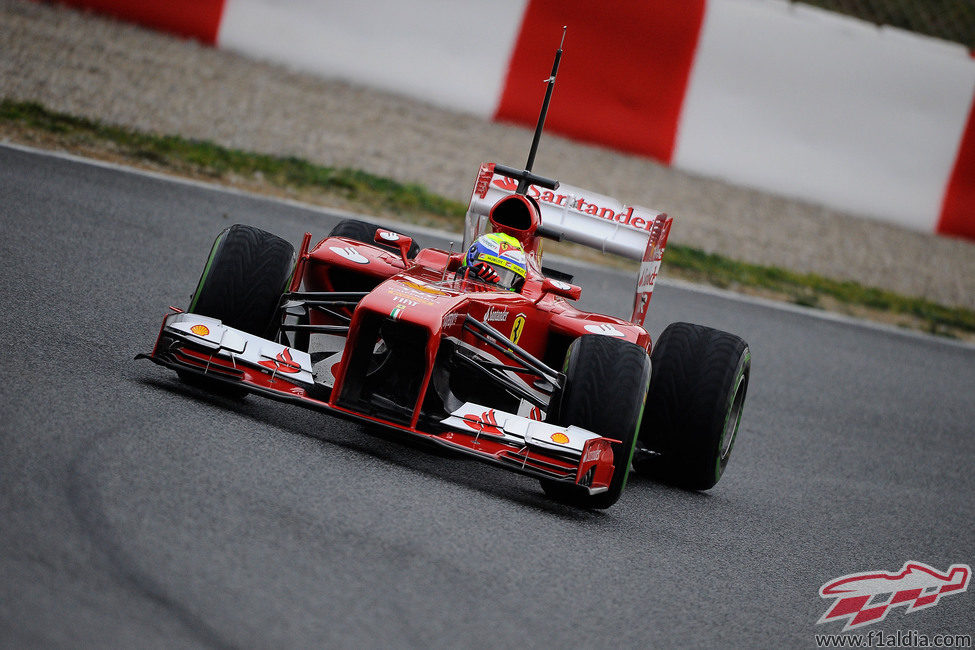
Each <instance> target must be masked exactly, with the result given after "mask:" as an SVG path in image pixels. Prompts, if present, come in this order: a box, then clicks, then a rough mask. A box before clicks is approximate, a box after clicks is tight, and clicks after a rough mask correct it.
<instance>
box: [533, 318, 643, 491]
mask: <svg viewBox="0 0 975 650" xmlns="http://www.w3.org/2000/svg"><path fill="white" fill-rule="evenodd" d="M564 372H565V375H566V383H565V387H564V389H563V391H562V395H561V399H560V400H559V404H558V406H557V408H556V409H554V411H553V413H552V415H551V416H550V418H549V421H550V422H553V423H554V424H558V425H560V426H569V425H573V424H574V425H575V426H578V427H582V428H583V429H588V430H589V431H592V432H593V433H597V434H599V435H602V436H606V437H607V438H614V439H616V440H620V441H621V442H620V443H613V459H614V465H615V470H614V472H613V478H612V481H611V482H610V487H609V490H608V491H606V492H603V493H601V494H594V495H590V494H588V493H587V492H586V491H585V490H584V489H581V488H578V487H577V486H573V485H568V484H566V483H562V482H558V481H551V480H542V482H541V483H542V489H543V490H544V491H545V493H546V494H547V495H548V496H550V497H552V498H554V499H556V500H558V501H562V502H564V503H570V504H571V505H574V506H579V507H584V508H596V509H602V508H608V507H610V506H611V505H613V504H614V503H616V501H617V500H619V498H620V495H621V494H622V493H623V489H624V488H625V487H626V479H627V475H628V473H629V469H630V462H631V460H632V457H633V448H634V444H635V442H636V439H637V433H638V431H639V429H640V420H641V418H642V416H643V405H644V400H645V398H646V394H647V385H648V384H649V382H650V359H649V357H648V356H647V352H646V350H644V349H643V348H641V347H640V346H638V345H635V344H633V343H629V342H627V341H621V340H619V339H615V338H612V337H608V336H601V335H598V334H587V335H585V336H582V337H579V338H578V339H576V340H575V341H573V342H572V344H571V345H570V346H569V350H568V352H567V353H566V360H565V366H564Z"/></svg>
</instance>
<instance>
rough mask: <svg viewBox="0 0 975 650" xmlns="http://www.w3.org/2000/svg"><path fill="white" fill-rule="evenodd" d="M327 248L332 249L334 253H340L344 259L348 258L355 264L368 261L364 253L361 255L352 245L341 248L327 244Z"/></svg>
mask: <svg viewBox="0 0 975 650" xmlns="http://www.w3.org/2000/svg"><path fill="white" fill-rule="evenodd" d="M328 248H329V250H330V251H332V252H333V253H335V254H336V255H341V256H342V257H344V258H345V259H347V260H349V261H350V262H355V263H356V264H368V263H369V258H367V257H366V256H365V255H363V254H362V253H360V252H359V251H357V250H356V249H355V248H354V247H352V246H347V247H345V248H343V247H341V246H329V247H328Z"/></svg>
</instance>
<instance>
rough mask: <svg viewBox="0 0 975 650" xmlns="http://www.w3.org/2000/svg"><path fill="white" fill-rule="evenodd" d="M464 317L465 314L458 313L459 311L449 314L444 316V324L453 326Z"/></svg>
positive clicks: (446, 326) (447, 326)
mask: <svg viewBox="0 0 975 650" xmlns="http://www.w3.org/2000/svg"><path fill="white" fill-rule="evenodd" d="M463 317H464V316H463V315H462V314H458V313H452V314H447V315H446V316H444V319H443V326H444V327H445V328H449V327H453V326H454V325H456V324H457V321H459V320H460V319H461V318H463Z"/></svg>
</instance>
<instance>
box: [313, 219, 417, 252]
mask: <svg viewBox="0 0 975 650" xmlns="http://www.w3.org/2000/svg"><path fill="white" fill-rule="evenodd" d="M377 228H383V226H377V225H376V224H374V223H369V222H368V221H360V220H358V219H343V220H342V221H339V222H338V223H337V224H335V227H334V228H332V231H331V232H330V233H328V236H329V237H345V238H346V239H354V240H355V241H359V242H363V243H366V244H372V245H373V246H378V247H380V248H384V249H386V250H388V251H392V252H394V253H399V248H398V247H396V246H393V245H392V244H384V243H382V242H377V241H376V229H377ZM397 234H401V235H402V234H405V233H397ZM419 252H420V245H419V244H417V243H416V241H414V242H413V243H412V244H410V248H409V250H407V251H406V257H407V258H408V259H413V258H414V257H416V256H417V253H419Z"/></svg>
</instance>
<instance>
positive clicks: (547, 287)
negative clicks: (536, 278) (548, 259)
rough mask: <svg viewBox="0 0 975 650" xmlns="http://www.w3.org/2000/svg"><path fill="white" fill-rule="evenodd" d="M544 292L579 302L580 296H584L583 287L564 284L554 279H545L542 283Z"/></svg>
mask: <svg viewBox="0 0 975 650" xmlns="http://www.w3.org/2000/svg"><path fill="white" fill-rule="evenodd" d="M542 291H543V292H544V293H554V294H555V295H557V296H563V297H565V298H568V299H569V300H578V299H579V296H581V295H582V287H578V286H576V285H574V284H569V283H568V282H562V281H561V280H553V279H552V278H545V280H544V281H543V282H542Z"/></svg>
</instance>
